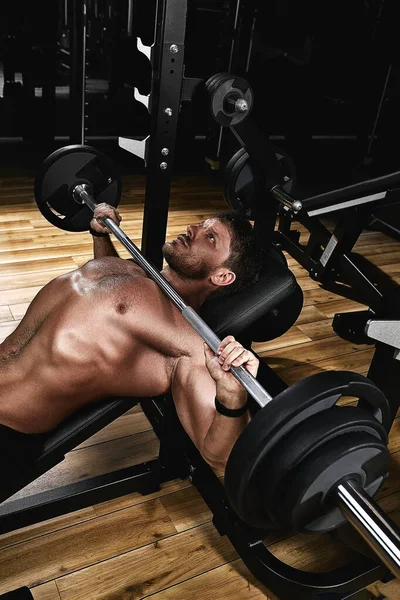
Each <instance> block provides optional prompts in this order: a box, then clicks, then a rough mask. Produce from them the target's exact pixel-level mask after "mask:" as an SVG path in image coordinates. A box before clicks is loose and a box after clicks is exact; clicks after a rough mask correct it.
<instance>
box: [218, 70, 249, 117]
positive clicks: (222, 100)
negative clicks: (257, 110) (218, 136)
mask: <svg viewBox="0 0 400 600" xmlns="http://www.w3.org/2000/svg"><path fill="white" fill-rule="evenodd" d="M228 98H234V99H235V100H236V99H239V98H242V99H243V100H245V101H246V102H247V107H248V108H247V110H246V111H245V112H240V111H235V110H234V109H233V108H232V109H231V108H229V109H228V108H227V99H228ZM252 106H253V91H252V89H251V87H250V85H249V84H248V82H247V81H246V80H245V79H242V78H241V77H236V76H235V75H227V76H224V77H221V78H219V79H218V80H216V81H214V82H213V85H212V93H211V102H210V110H211V114H212V116H213V118H214V119H215V121H216V122H217V123H218V124H220V125H223V126H225V127H233V126H235V125H237V124H238V123H240V122H242V121H244V119H246V118H247V116H248V115H249V114H250V111H251V109H252Z"/></svg>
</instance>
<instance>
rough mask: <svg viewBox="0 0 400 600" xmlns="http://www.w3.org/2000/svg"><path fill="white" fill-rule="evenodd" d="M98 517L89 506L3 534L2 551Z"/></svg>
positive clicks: (0, 548)
mask: <svg viewBox="0 0 400 600" xmlns="http://www.w3.org/2000/svg"><path fill="white" fill-rule="evenodd" d="M96 517H97V514H96V512H95V511H94V509H93V507H92V506H89V507H88V508H83V509H82V510H76V511H74V512H72V513H67V514H66V515H61V516H60V517H55V518H54V519H47V520H46V521H42V522H41V523H34V524H33V525H29V526H28V527H22V528H21V529H16V530H15V531H10V532H9V533H3V534H2V535H1V536H0V550H5V549H6V548H8V547H10V546H15V545H16V544H22V543H23V542H27V541H28V540H32V539H34V538H41V537H43V536H45V535H46V534H48V533H53V532H55V531H62V530H63V529H65V528H66V527H70V526H71V525H76V524H77V523H83V522H84V521H89V520H90V519H95V518H96Z"/></svg>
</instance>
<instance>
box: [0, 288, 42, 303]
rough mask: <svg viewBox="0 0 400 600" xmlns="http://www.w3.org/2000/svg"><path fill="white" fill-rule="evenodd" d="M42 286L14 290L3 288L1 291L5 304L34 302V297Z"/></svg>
mask: <svg viewBox="0 0 400 600" xmlns="http://www.w3.org/2000/svg"><path fill="white" fill-rule="evenodd" d="M41 289H42V286H41V285H40V286H35V287H26V288H16V289H12V290H3V291H2V292H1V300H2V302H4V303H5V304H8V305H9V306H11V305H13V304H26V303H30V302H32V300H33V299H34V297H35V296H36V294H37V293H38V292H40V290H41Z"/></svg>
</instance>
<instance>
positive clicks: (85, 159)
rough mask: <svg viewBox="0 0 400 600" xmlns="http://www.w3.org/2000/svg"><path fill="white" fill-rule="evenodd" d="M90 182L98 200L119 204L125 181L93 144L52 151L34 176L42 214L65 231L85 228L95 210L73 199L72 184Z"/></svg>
mask: <svg viewBox="0 0 400 600" xmlns="http://www.w3.org/2000/svg"><path fill="white" fill-rule="evenodd" d="M77 183H80V184H81V185H84V186H86V185H89V186H90V189H91V193H94V194H95V195H96V198H97V199H98V201H99V202H106V203H107V204H110V205H111V206H118V203H119V201H120V198H121V189H122V182H121V177H120V174H119V172H118V170H117V169H116V167H115V164H114V163H113V162H112V161H111V160H109V159H108V158H107V157H106V156H105V155H104V154H102V153H101V152H99V151H98V150H96V149H95V148H92V147H90V146H80V145H72V146H66V147H65V148H60V149H58V150H56V151H55V152H53V153H52V154H51V155H50V156H49V157H48V158H47V159H46V160H45V161H44V163H43V165H42V167H41V169H40V170H39V172H38V175H37V177H36V179H35V198H36V202H37V205H38V207H39V210H40V212H41V213H42V215H43V216H44V217H45V218H46V219H47V220H48V221H49V222H50V223H51V224H52V225H55V226H56V227H59V228H60V229H64V230H66V231H86V230H87V229H88V228H89V223H90V221H91V219H92V212H91V210H90V209H89V208H88V207H87V206H86V205H85V204H78V203H75V202H70V191H71V186H74V185H76V184H77Z"/></svg>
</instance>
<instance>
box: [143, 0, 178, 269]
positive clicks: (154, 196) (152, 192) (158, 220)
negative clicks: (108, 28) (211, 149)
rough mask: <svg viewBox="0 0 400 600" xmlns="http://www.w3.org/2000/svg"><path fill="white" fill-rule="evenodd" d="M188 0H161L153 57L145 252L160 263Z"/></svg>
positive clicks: (176, 118) (158, 264) (144, 235)
mask: <svg viewBox="0 0 400 600" xmlns="http://www.w3.org/2000/svg"><path fill="white" fill-rule="evenodd" d="M186 14H187V0H159V2H158V5H157V18H156V35H155V43H154V45H153V47H152V55H151V62H152V66H153V80H152V90H151V96H150V99H151V103H150V107H149V110H150V114H151V117H152V118H151V130H150V138H149V141H148V146H147V156H146V158H147V181H146V195H145V205H144V215H143V231H142V248H141V249H142V252H143V254H144V255H145V256H146V258H147V259H148V260H149V261H150V262H152V263H153V264H154V265H155V266H156V267H157V268H159V269H161V268H162V262H163V258H162V252H161V248H162V246H163V244H164V242H165V237H166V231H167V219H168V206H169V194H170V187H171V176H172V166H173V162H174V152H175V140H176V133H177V126H178V115H179V110H180V103H181V88H182V79H183V64H184V63H183V57H184V42H185V32H186Z"/></svg>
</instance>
